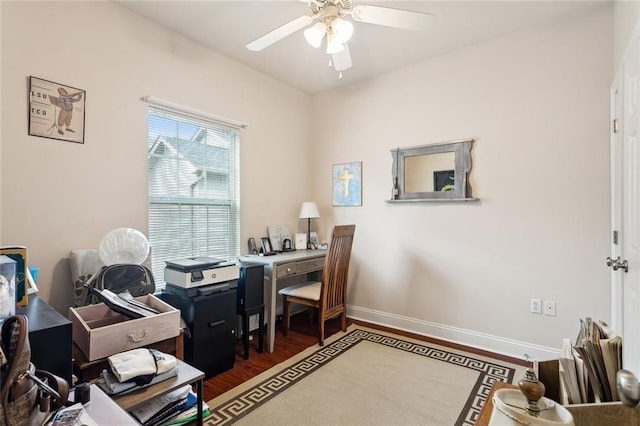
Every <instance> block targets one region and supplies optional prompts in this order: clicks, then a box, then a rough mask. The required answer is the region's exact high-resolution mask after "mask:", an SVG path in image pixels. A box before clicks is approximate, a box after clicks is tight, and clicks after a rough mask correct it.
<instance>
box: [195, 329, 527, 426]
mask: <svg viewBox="0 0 640 426" xmlns="http://www.w3.org/2000/svg"><path fill="white" fill-rule="evenodd" d="M372 344H374V345H382V346H384V348H386V349H384V348H380V349H381V350H385V351H389V350H393V351H402V352H403V353H402V354H400V353H399V354H398V355H399V356H405V355H404V354H407V353H408V354H413V355H416V356H418V357H421V358H417V359H416V358H414V357H411V358H410V360H411V362H418V363H423V364H424V363H426V362H430V363H435V368H433V366H431V367H430V368H431V370H432V371H433V370H437V371H434V372H433V373H429V374H433V375H436V376H438V375H440V376H439V377H436V378H435V379H434V381H433V382H432V381H430V382H429V385H428V386H430V387H432V388H437V389H436V390H435V391H434V392H437V393H438V396H440V394H442V395H454V396H455V397H456V398H457V399H458V402H459V405H457V407H461V409H460V408H455V404H454V408H453V410H454V414H453V417H454V418H455V416H456V414H457V413H458V412H459V415H458V417H457V419H456V420H455V421H454V419H453V418H449V420H447V421H444V420H442V418H440V419H434V418H426V417H419V416H420V415H421V414H420V413H413V412H412V411H414V410H413V408H412V407H405V406H403V407H401V408H398V404H395V403H392V402H390V406H392V405H393V406H394V408H396V409H404V410H406V411H408V412H412V413H411V415H412V416H413V417H407V418H404V419H403V418H401V417H393V418H392V419H388V418H387V419H386V420H385V419H384V418H380V417H375V418H374V419H366V418H362V417H356V418H348V419H346V418H345V417H335V416H334V417H328V418H326V419H324V418H322V416H323V412H322V410H321V409H318V408H317V407H315V405H316V402H315V401H313V400H312V401H309V402H308V404H309V407H307V409H308V410H309V409H313V410H316V412H315V413H311V412H307V413H302V414H303V416H302V418H301V419H300V420H296V419H295V418H294V417H288V414H287V417H286V419H287V420H286V422H287V423H288V424H298V423H306V424H313V423H314V422H318V423H320V424H322V423H333V424H336V423H342V422H343V421H344V422H345V423H349V424H358V423H359V424H372V423H376V424H384V423H406V422H411V423H415V422H416V419H424V421H422V420H418V422H419V423H423V424H430V425H435V424H442V425H443V426H449V425H452V424H455V425H473V424H474V423H475V421H476V418H477V417H478V416H479V414H480V410H481V408H482V406H483V405H484V402H485V400H486V398H487V395H488V394H489V392H490V390H491V386H492V384H493V383H494V382H495V381H497V380H500V381H504V382H508V383H513V380H514V377H520V376H523V375H524V371H525V367H522V366H519V365H515V364H510V363H507V362H502V361H497V360H493V359H491V358H485V357H481V356H477V355H475V354H470V353H466V352H462V351H459V350H455V349H451V348H446V347H443V346H439V345H435V344H431V343H428V342H421V341H418V340H413V339H410V338H407V337H404V336H398V335H394V334H390V333H386V332H383V331H379V330H372V329H369V328H365V327H362V326H353V325H352V326H350V327H349V329H348V330H347V332H346V333H337V334H336V335H334V336H332V337H331V338H329V339H326V340H325V346H323V347H320V346H318V345H315V346H313V347H311V348H308V349H307V350H305V351H304V352H303V353H301V354H299V355H297V356H296V357H294V358H292V359H291V360H288V361H285V362H284V363H282V364H279V365H277V366H275V367H273V368H271V369H270V370H267V371H266V372H264V373H262V374H260V375H259V376H257V377H254V378H253V379H251V380H249V381H248V382H246V383H243V384H242V385H240V386H238V387H236V388H234V389H232V390H230V391H229V392H226V393H225V394H223V395H221V396H219V397H217V398H215V399H213V400H211V401H209V402H208V405H209V407H210V411H211V415H210V416H209V417H207V418H206V419H205V422H204V423H205V425H207V426H217V425H226V424H233V423H236V422H240V423H248V424H253V423H260V424H274V423H275V422H281V421H282V419H280V420H279V421H277V420H270V418H269V416H268V414H264V415H260V414H259V413H263V412H266V413H268V410H266V411H265V409H266V408H267V407H268V403H269V402H270V401H272V400H273V399H274V398H276V397H277V396H278V395H281V394H283V392H285V391H286V390H288V389H290V388H292V387H294V386H304V383H305V382H304V381H305V380H307V382H309V385H310V386H318V384H317V383H315V384H312V382H313V380H312V379H311V375H312V374H313V373H314V372H317V371H319V369H320V368H321V367H323V366H327V365H329V363H332V362H334V361H335V360H337V359H340V357H341V356H342V357H343V358H346V356H345V354H349V353H350V351H353V349H354V348H359V347H360V349H366V348H365V346H366V345H372ZM355 352H357V351H354V352H351V353H354V354H355ZM382 353H383V354H385V353H386V354H387V355H388V354H391V352H382ZM382 356H383V357H384V355H382ZM420 359H422V361H420ZM439 363H445V364H439ZM383 364H384V361H383ZM388 364H389V368H390V369H391V370H393V368H394V367H393V366H394V363H393V362H389V363H388ZM397 364H398V362H397V361H396V363H395V365H397ZM350 365H351V366H350V367H349V368H350V369H354V368H355V369H360V367H359V366H358V364H357V359H356V363H355V364H350ZM449 369H450V370H451V371H458V370H459V373H455V374H456V375H457V374H461V375H463V376H466V377H470V379H467V381H466V382H465V383H464V386H463V387H462V388H460V387H458V388H456V389H453V390H450V391H448V392H449V393H448V394H447V390H446V389H445V388H446V387H447V386H448V379H447V376H443V374H450V373H447V372H446V371H448V370H449ZM385 370H386V368H385ZM385 374H386V375H385V378H384V379H381V380H390V379H391V381H393V380H394V372H393V371H385ZM516 374H518V375H517V376H516ZM372 375H373V376H379V375H378V374H377V372H375V373H374V374H372ZM399 377H400V376H399ZM417 377H418V375H416V378H417ZM340 379H341V376H338V383H339V384H338V386H339V387H340V390H344V389H345V387H347V386H348V385H349V383H347V382H348V379H345V381H344V383H340ZM379 379H380V378H379ZM400 380H406V379H400ZM321 383H322V384H321V385H320V386H323V385H324V381H323V382H321ZM383 383H384V382H383ZM434 383H435V385H434ZM398 385H399V386H403V385H406V387H410V386H414V387H416V388H422V386H421V385H420V383H417V384H416V383H415V382H414V383H406V384H402V383H400V384H398ZM366 386H369V385H366ZM366 386H365V387H366ZM458 386H459V385H458ZM370 387H371V389H372V391H373V390H374V389H375V390H377V391H378V392H384V388H386V385H383V386H380V383H379V382H378V383H376V382H375V381H372V383H371V386H370ZM406 387H404V388H402V389H403V390H404V389H406ZM381 388H383V389H381ZM293 389H294V390H296V392H294V393H293V394H287V395H288V397H287V398H289V399H295V398H296V397H298V398H301V396H300V395H299V392H298V390H299V388H295V387H294V388H293ZM347 389H348V388H347ZM389 389H392V388H391V387H389ZM460 389H462V390H460ZM357 392H358V391H353V394H350V393H349V390H347V391H346V395H347V397H346V399H347V400H348V401H347V402H348V404H349V405H350V406H349V408H346V411H350V410H351V409H352V408H353V405H354V404H358V403H360V402H362V401H361V398H359V397H358V396H357ZM390 392H391V391H390ZM467 392H468V395H467ZM311 395H313V393H312V394H311ZM465 395H467V396H466V397H465ZM308 398H310V399H311V398H312V397H308ZM398 398H399V397H398ZM420 398H423V399H422V400H417V401H416V402H417V404H416V405H420V408H419V409H418V410H420V409H421V410H423V412H424V410H425V402H426V403H427V404H426V405H428V401H425V399H424V398H425V396H424V395H423V396H420ZM443 398H444V397H443ZM446 398H447V400H448V399H450V398H449V397H448V396H447V397H446ZM313 399H315V398H313ZM399 400H400V399H397V401H399ZM304 401H305V400H302V401H301V402H302V403H303V405H305V404H304ZM465 401H466V402H465ZM385 403H386V401H385ZM402 403H403V404H404V403H405V401H404V400H402ZM272 404H273V403H272ZM378 404H380V403H379V402H378ZM407 404H409V403H408V402H407ZM431 404H432V405H434V404H436V405H435V406H434V407H433V408H434V409H430V410H429V411H430V412H431V411H438V409H439V408H441V407H440V406H441V405H445V404H442V403H441V402H431ZM438 404H439V405H438ZM312 405H313V406H314V407H313V408H311V407H310V406H312ZM296 407H297V406H296ZM260 408H262V411H260V410H259V411H257V412H255V413H254V417H253V418H252V417H251V416H249V415H250V414H251V413H253V412H254V411H255V410H258V409H260ZM374 408H375V407H369V408H367V407H365V408H363V410H364V412H365V414H368V410H372V411H373V410H374ZM304 409H305V407H302V410H303V411H304ZM339 409H340V408H339V407H335V406H330V407H327V411H329V410H331V411H332V414H333V411H335V410H339ZM458 410H460V411H458ZM354 411H355V410H354ZM361 411H362V410H361ZM356 413H357V411H356ZM292 414H293V413H292ZM360 414H362V413H360ZM355 415H356V416H357V414H355ZM372 415H373V414H372ZM245 416H249V417H247V419H251V418H252V420H247V419H245V420H242V419H243V418H245ZM313 416H316V419H315V420H314V418H313ZM318 416H320V420H318V418H317V417H318ZM416 416H418V417H416ZM341 420H342V421H341Z"/></svg>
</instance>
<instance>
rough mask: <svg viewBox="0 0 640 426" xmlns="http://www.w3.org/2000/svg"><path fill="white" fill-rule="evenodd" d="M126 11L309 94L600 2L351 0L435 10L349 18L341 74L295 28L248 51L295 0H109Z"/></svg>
mask: <svg viewBox="0 0 640 426" xmlns="http://www.w3.org/2000/svg"><path fill="white" fill-rule="evenodd" d="M116 1H117V2H118V3H120V4H122V5H123V6H125V7H127V8H129V9H131V10H132V11H134V12H136V13H138V14H140V15H143V16H145V17H147V18H149V19H151V20H153V21H155V22H157V23H159V24H160V25H162V26H165V27H167V28H169V29H172V30H174V31H176V32H178V33H180V34H183V35H184V36H186V37H188V38H190V39H193V40H195V41H197V42H199V43H201V44H203V45H204V46H207V47H210V48H211V49H213V50H215V51H218V52H220V53H222V54H223V55H225V56H228V57H230V58H233V59H235V60H237V61H239V62H241V63H244V64H246V65H248V66H250V67H252V68H255V69H257V70H259V71H261V72H263V73H265V74H268V75H270V76H272V77H274V78H275V79H277V80H280V81H282V82H284V83H286V84H288V85H290V86H293V87H296V88H298V89H300V90H303V91H305V92H308V93H311V94H315V93H319V92H322V91H325V90H329V89H332V88H335V87H337V86H339V85H344V84H350V83H353V82H355V81H358V80H362V79H365V78H368V77H371V76H373V75H376V74H380V73H384V72H387V71H390V70H392V69H396V68H400V67H403V66H407V65H411V64H413V63H417V62H420V61H423V60H426V59H429V58H432V57H435V56H438V55H441V54H443V53H445V52H448V51H451V50H454V49H459V48H462V47H465V46H470V45H473V44H477V43H481V42H483V41H486V40H489V39H491V38H494V37H497V36H500V35H502V34H506V33H509V32H513V31H517V30H518V29H521V28H524V27H527V26H533V25H538V24H541V23H543V22H545V21H549V20H553V19H560V18H562V17H564V16H568V15H571V14H576V13H579V12H582V11H585V10H586V9H588V8H591V7H597V6H599V5H601V4H602V3H603V2H606V1H605V0H571V1H555V0H546V1H545V0H534V1H518V0H502V1H478V0H475V1H456V0H449V1H376V0H353V4H354V6H356V5H358V4H374V5H377V6H384V7H392V8H396V9H405V10H412V11H418V12H428V13H432V14H434V15H435V19H434V23H433V26H432V27H431V28H430V29H429V31H427V32H424V33H419V32H412V31H405V30H400V29H395V28H389V27H382V26H379V25H372V24H365V23H360V22H356V23H354V26H355V31H354V35H353V38H352V39H351V41H350V42H349V50H350V52H351V57H352V60H353V67H352V68H350V69H349V70H347V71H345V72H344V73H343V79H342V80H339V79H338V74H337V73H336V72H335V71H334V70H332V69H329V68H328V63H329V56H328V55H327V54H326V53H325V52H324V50H323V48H322V47H321V48H320V49H314V48H312V47H311V46H309V45H308V44H307V42H306V41H305V39H304V36H303V31H302V30H301V31H298V32H296V33H294V34H292V35H290V36H289V37H287V38H285V39H283V40H281V41H279V42H277V43H275V44H273V45H271V46H269V47H267V48H266V49H264V50H262V51H260V52H251V51H249V50H248V49H247V48H246V47H245V45H246V44H247V43H249V42H251V41H253V40H254V39H256V38H258V37H260V36H262V35H263V34H265V33H267V32H269V31H271V30H273V29H275V28H276V27H278V26H280V25H282V24H284V23H286V22H288V21H290V20H292V19H294V18H297V17H298V16H301V15H306V14H309V15H310V14H311V12H310V11H309V8H308V6H307V5H306V4H305V3H304V2H302V1H300V0H280V1H269V0H260V1H243V0H233V1H220V0H206V1H184V0H183V1H167V0H146V1H140V0H133V1H131V0H116Z"/></svg>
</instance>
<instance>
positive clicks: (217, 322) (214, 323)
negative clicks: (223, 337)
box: [209, 320, 225, 328]
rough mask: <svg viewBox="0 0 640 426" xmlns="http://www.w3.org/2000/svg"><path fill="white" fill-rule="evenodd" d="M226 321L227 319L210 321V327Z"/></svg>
mask: <svg viewBox="0 0 640 426" xmlns="http://www.w3.org/2000/svg"><path fill="white" fill-rule="evenodd" d="M224 323H225V320H220V321H214V322H210V323H209V327H211V328H213V327H217V326H219V325H224Z"/></svg>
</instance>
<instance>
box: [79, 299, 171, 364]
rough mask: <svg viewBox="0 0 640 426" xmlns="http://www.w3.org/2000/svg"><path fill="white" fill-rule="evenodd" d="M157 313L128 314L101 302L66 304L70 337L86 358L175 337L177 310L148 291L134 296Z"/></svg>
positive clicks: (105, 355)
mask: <svg viewBox="0 0 640 426" xmlns="http://www.w3.org/2000/svg"><path fill="white" fill-rule="evenodd" d="M136 300H138V301H139V302H142V303H146V304H147V305H149V306H150V307H152V308H154V309H156V310H158V311H160V312H161V313H159V314H156V315H153V316H150V317H144V318H136V319H132V318H128V317H126V316H124V315H121V314H119V313H117V312H114V311H112V310H111V309H109V308H108V307H107V305H105V304H104V303H98V304H95V305H88V306H82V307H78V308H69V319H70V320H71V323H72V329H73V341H74V342H75V343H76V345H78V347H79V348H80V349H81V350H82V352H83V353H84V354H85V355H86V356H87V358H88V359H89V361H95V360H98V359H101V358H105V357H108V356H110V355H113V354H116V353H118V352H123V351H127V350H130V349H135V348H139V347H143V346H147V345H149V344H152V343H155V342H159V341H161V340H166V339H169V338H171V337H176V336H177V335H178V334H180V311H179V310H177V309H176V308H174V307H173V306H171V305H169V304H167V303H165V302H163V301H162V300H160V299H158V298H157V297H156V296H154V295H152V294H148V295H146V296H141V297H136Z"/></svg>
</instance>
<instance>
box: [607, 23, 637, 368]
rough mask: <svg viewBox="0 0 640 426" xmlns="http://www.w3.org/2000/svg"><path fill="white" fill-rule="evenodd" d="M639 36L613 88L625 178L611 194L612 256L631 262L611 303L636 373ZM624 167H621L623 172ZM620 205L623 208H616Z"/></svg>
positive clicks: (617, 275) (617, 278) (619, 275)
mask: <svg viewBox="0 0 640 426" xmlns="http://www.w3.org/2000/svg"><path fill="white" fill-rule="evenodd" d="M639 36H640V34H634V37H633V39H632V42H631V45H630V46H629V49H628V50H627V54H626V55H625V56H624V59H623V61H622V64H621V67H620V72H619V75H618V78H617V84H614V88H613V90H612V107H613V108H614V109H615V115H616V118H617V120H618V123H617V132H618V133H616V134H614V135H613V144H612V153H613V152H615V153H616V154H615V156H612V159H611V161H612V178H613V182H614V183H616V184H617V182H616V179H618V178H619V180H621V182H620V185H619V187H618V188H615V189H613V191H612V197H611V199H612V213H613V212H615V213H614V215H615V216H612V223H614V222H616V220H618V218H619V217H620V216H621V220H619V225H620V226H621V229H614V231H615V230H617V231H619V234H618V242H619V244H617V245H616V244H612V252H611V254H612V258H613V259H616V258H617V257H618V256H620V262H619V264H621V263H623V262H625V261H626V263H627V265H628V272H625V268H624V267H619V268H618V269H617V270H615V271H613V272H612V274H613V275H612V276H613V280H612V307H613V308H614V309H615V311H612V319H613V320H614V322H615V321H619V320H620V319H621V320H622V324H615V325H614V327H617V331H619V332H621V333H622V337H623V345H622V347H623V366H624V368H626V369H628V370H631V371H632V372H634V373H635V374H636V375H640V216H639V215H640V209H639V207H640V181H639V176H638V173H639V170H638V166H639V164H640V157H639V156H640V149H639V147H638V143H639V142H640V141H639V138H640V135H639V133H638V131H639V129H640V111H639V107H640V94H639V87H638V85H639V84H640V81H639V78H640V76H639V71H640V37H639ZM616 85H617V87H615V86H616ZM620 145H621V152H620V151H619V150H620ZM620 157H621V158H620ZM618 160H620V161H618ZM620 167H622V173H619V168H620ZM620 207H621V208H622V211H621V213H620V212H618V211H617V210H619V208H620ZM616 216H617V217H616ZM614 264H615V263H614ZM620 299H622V300H620ZM620 309H621V310H622V312H620ZM612 325H613V324H612Z"/></svg>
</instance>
